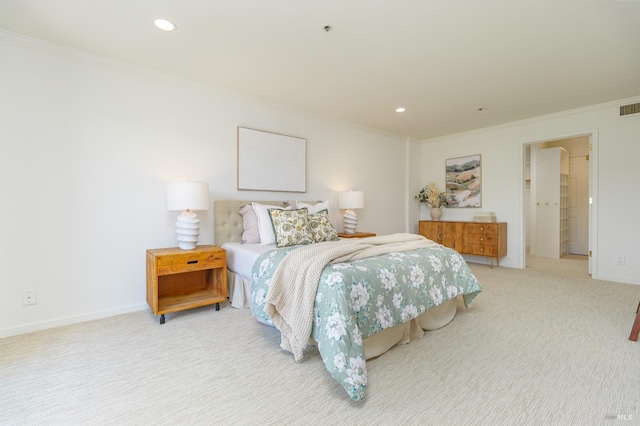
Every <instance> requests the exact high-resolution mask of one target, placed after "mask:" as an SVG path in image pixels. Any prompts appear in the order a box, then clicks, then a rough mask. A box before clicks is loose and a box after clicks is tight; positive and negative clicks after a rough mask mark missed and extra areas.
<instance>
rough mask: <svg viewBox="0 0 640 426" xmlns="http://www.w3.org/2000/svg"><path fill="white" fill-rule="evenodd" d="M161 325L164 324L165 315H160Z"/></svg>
mask: <svg viewBox="0 0 640 426" xmlns="http://www.w3.org/2000/svg"><path fill="white" fill-rule="evenodd" d="M160 324H164V314H162V315H160Z"/></svg>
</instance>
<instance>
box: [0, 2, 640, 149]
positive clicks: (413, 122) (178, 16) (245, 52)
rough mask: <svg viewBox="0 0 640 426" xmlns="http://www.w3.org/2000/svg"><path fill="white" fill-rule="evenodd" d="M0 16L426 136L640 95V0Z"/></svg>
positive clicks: (193, 74) (61, 40)
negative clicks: (168, 25)
mask: <svg viewBox="0 0 640 426" xmlns="http://www.w3.org/2000/svg"><path fill="white" fill-rule="evenodd" d="M158 17H163V18H166V19H169V20H171V21H173V22H174V23H175V24H176V25H177V26H178V29H177V30H176V31H174V32H170V33H168V32H163V31H160V30H158V29H157V28H155V27H154V25H153V20H154V19H155V18H158ZM325 25H332V26H333V30H332V31H330V32H326V31H324V29H323V28H324V26H325ZM0 28H4V29H6V30H9V31H12V32H16V33H21V34H25V35H28V36H32V37H35V38H39V39H43V40H48V41H51V42H54V43H57V44H60V45H64V46H70V47H72V48H75V49H80V50H84V51H88V52H92V53H95V54H98V55H102V56H106V57H109V58H114V59H117V60H120V61H125V62H128V63H132V64H137V65H140V66H143V67H147V68H151V69H154V70H159V71H161V72H164V73H168V74H171V75H176V76H179V77H184V78H188V79H191V80H196V81H198V82H201V83H204V84H207V85H210V86H214V87H216V88H220V89H223V90H230V91H233V92H238V93H241V94H244V95H248V96H251V97H254V98H258V99H261V100H264V101H267V102H270V103H274V104H279V105H284V106H287V107H290V108H294V109H298V110H304V111H308V112H311V113H314V114H321V115H323V116H327V117H332V118H334V119H338V120H340V121H344V122H349V123H354V124H356V125H360V126H366V127H370V128H374V129H378V130H380V131H383V132H387V133H392V134H396V135H400V136H406V137H411V138H415V139H418V140H421V139H426V138H430V137H435V136H440V135H446V134H451V133H457V132H461V131H467V130H472V129H477V128H481V127H486V126H490V125H496V124H501V123H506V122H510V121H515V120H520V119H526V118H530V117H536V116H540V115H545V114H550V113H554V112H559V111H565V110H569V109H573V108H578V107H582V106H588V105H594V104H598V103H602V102H608V101H612V100H617V99H623V98H628V97H633V96H637V95H640V2H638V1H626V2H617V1H601V2H594V1H560V0H555V1H524V0H511V1H495V0H486V1H455V0H452V1H432V0H395V1H392V0H268V1H267V0H153V1H150V0H103V1H97V0H2V1H0ZM0 60H1V58H0ZM398 106H404V107H406V108H407V111H406V112H405V113H403V114H399V113H396V112H395V108H396V107H398ZM479 108H484V109H483V110H482V111H479Z"/></svg>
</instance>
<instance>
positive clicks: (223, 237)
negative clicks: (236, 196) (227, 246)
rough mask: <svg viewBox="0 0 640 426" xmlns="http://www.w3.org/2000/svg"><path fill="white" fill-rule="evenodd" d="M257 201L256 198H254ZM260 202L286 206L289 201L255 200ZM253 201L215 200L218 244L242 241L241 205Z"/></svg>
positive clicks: (214, 214) (214, 212) (214, 215)
mask: <svg viewBox="0 0 640 426" xmlns="http://www.w3.org/2000/svg"><path fill="white" fill-rule="evenodd" d="M254 201H255V200H254ZM255 202H256V203H260V204H270V205H272V206H283V207H286V206H287V204H288V201H255ZM247 203H251V201H246V200H244V201H241V200H215V201H214V202H213V221H214V222H213V223H214V225H215V230H214V232H215V239H216V245H217V246H221V245H223V244H224V243H227V242H230V241H237V242H240V241H242V231H243V230H244V229H243V225H242V215H241V214H240V213H239V212H238V210H240V207H242V206H244V205H245V204H247Z"/></svg>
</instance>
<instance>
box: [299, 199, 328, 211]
mask: <svg viewBox="0 0 640 426" xmlns="http://www.w3.org/2000/svg"><path fill="white" fill-rule="evenodd" d="M296 207H297V208H299V209H303V208H305V207H306V208H307V209H308V210H309V214H316V213H320V212H321V211H322V210H327V211H329V201H318V202H317V203H315V204H310V203H305V202H304V201H296Z"/></svg>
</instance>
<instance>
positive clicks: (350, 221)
mask: <svg viewBox="0 0 640 426" xmlns="http://www.w3.org/2000/svg"><path fill="white" fill-rule="evenodd" d="M342 223H343V227H344V233H345V234H355V233H356V228H357V226H358V216H357V215H356V212H354V211H353V210H351V209H347V210H345V211H344V215H343V216H342Z"/></svg>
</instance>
